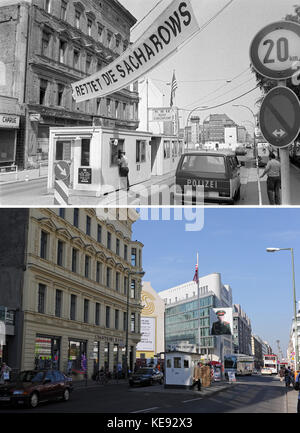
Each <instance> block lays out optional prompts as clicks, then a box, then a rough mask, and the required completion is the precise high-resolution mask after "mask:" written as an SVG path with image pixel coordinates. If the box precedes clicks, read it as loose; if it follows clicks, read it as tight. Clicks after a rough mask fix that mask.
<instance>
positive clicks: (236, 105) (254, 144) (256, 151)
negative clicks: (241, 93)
mask: <svg viewBox="0 0 300 433" xmlns="http://www.w3.org/2000/svg"><path fill="white" fill-rule="evenodd" d="M232 106H233V107H242V108H245V109H246V110H248V111H250V113H251V114H252V116H253V119H254V125H256V117H255V114H254V112H253V111H252V110H251V108H250V107H248V106H247V105H241V104H233V105H232ZM253 156H254V158H255V163H256V170H257V185H258V199H259V205H260V206H261V205H262V199H261V189H260V180H259V167H258V149H257V144H256V137H255V127H254V131H253Z"/></svg>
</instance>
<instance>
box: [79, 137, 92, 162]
mask: <svg viewBox="0 0 300 433" xmlns="http://www.w3.org/2000/svg"><path fill="white" fill-rule="evenodd" d="M89 165H90V139H89V138H83V139H82V140H81V166H82V167H86V166H89Z"/></svg>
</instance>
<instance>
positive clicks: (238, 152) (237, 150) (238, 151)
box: [235, 146, 247, 156]
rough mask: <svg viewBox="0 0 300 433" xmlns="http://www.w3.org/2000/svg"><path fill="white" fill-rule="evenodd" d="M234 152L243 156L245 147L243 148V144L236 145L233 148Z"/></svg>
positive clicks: (245, 152) (245, 153) (245, 151)
mask: <svg viewBox="0 0 300 433" xmlns="http://www.w3.org/2000/svg"><path fill="white" fill-rule="evenodd" d="M235 154H236V155H237V156H245V155H247V149H245V147H244V146H238V147H237V148H236V149H235Z"/></svg>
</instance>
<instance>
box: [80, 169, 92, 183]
mask: <svg viewBox="0 0 300 433" xmlns="http://www.w3.org/2000/svg"><path fill="white" fill-rule="evenodd" d="M78 183H83V184H91V183H92V169H91V168H83V167H79V169H78Z"/></svg>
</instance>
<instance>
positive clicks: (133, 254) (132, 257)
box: [131, 248, 137, 266]
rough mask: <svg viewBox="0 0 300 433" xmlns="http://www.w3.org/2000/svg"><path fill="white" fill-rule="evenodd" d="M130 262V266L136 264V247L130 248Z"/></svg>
mask: <svg viewBox="0 0 300 433" xmlns="http://www.w3.org/2000/svg"><path fill="white" fill-rule="evenodd" d="M131 264H132V266H137V263H136V248H131Z"/></svg>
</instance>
